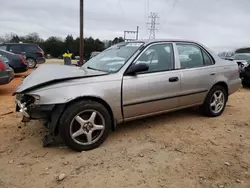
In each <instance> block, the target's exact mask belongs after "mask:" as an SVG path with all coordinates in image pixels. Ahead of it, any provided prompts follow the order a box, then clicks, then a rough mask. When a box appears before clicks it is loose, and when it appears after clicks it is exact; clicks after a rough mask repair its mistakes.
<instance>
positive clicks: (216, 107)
mask: <svg viewBox="0 0 250 188" xmlns="http://www.w3.org/2000/svg"><path fill="white" fill-rule="evenodd" d="M227 98H228V96H227V92H226V90H225V88H224V87H222V86H220V85H216V86H214V87H213V88H212V89H211V90H210V91H209V93H208V95H207V98H206V100H205V102H204V104H203V105H202V110H203V112H204V114H205V115H206V116H209V117H217V116H219V115H221V114H222V113H223V111H224V109H225V107H226V103H227Z"/></svg>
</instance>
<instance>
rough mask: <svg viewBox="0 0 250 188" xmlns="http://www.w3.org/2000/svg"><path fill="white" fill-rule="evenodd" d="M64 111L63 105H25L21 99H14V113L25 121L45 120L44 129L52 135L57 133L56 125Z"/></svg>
mask: <svg viewBox="0 0 250 188" xmlns="http://www.w3.org/2000/svg"><path fill="white" fill-rule="evenodd" d="M20 98H21V99H20ZM64 109H65V104H57V105H54V104H53V105H36V104H29V105H27V103H26V102H25V101H23V100H22V97H17V98H16V111H17V112H20V113H21V114H22V115H23V116H24V117H25V118H24V119H25V121H28V120H30V119H37V120H45V121H46V124H45V127H47V128H48V129H50V130H51V131H52V132H53V133H54V134H57V133H58V129H57V127H58V126H57V125H58V123H59V119H60V117H61V114H62V112H63V110H64Z"/></svg>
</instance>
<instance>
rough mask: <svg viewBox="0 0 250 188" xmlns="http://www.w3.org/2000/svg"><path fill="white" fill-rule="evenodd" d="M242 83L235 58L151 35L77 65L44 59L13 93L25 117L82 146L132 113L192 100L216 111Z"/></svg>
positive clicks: (153, 112)
mask: <svg viewBox="0 0 250 188" xmlns="http://www.w3.org/2000/svg"><path fill="white" fill-rule="evenodd" d="M240 85H241V82H240V78H239V72H238V66H237V64H236V63H232V62H230V61H227V60H222V59H220V58H219V57H217V55H215V54H213V53H212V52H211V51H210V50H209V49H208V48H206V47H205V46H203V45H201V44H199V43H196V42H192V41H184V40H150V41H135V42H124V43H119V44H117V45H115V46H112V47H110V48H108V49H107V50H105V51H103V52H101V53H100V54H98V55H97V56H95V57H93V58H92V59H90V60H89V61H88V62H86V63H85V64H84V65H83V66H82V67H80V68H79V67H71V66H64V65H42V66H40V67H39V68H38V69H37V70H35V71H34V72H33V73H32V74H30V75H29V76H28V77H26V78H25V79H24V81H23V83H22V84H21V85H20V86H19V87H18V88H17V90H16V92H15V94H16V103H17V111H20V112H22V113H23V115H24V116H25V119H26V120H27V119H45V120H47V123H46V124H45V126H46V127H47V128H49V129H50V130H51V133H52V134H51V135H52V136H56V135H57V134H60V135H61V137H62V138H63V140H64V142H65V144H66V145H67V146H68V147H70V148H72V149H73V150H76V151H82V150H90V149H94V148H96V147H98V146H99V145H101V144H102V143H103V142H104V140H105V139H106V138H107V137H108V134H109V132H110V131H111V130H115V128H116V125H117V124H119V123H122V122H126V121H129V120H134V119H138V118H143V117H147V116H151V115H156V114H161V113H165V112H170V111H175V110H179V109H183V108H189V107H193V106H199V107H200V108H201V111H202V112H203V113H204V114H205V115H207V116H210V117H216V116H219V115H221V114H222V113H223V111H224V109H225V107H226V103H227V101H228V96H229V95H231V94H233V93H234V92H236V91H237V90H238V89H239V87H240ZM51 135H50V136H51ZM45 145H46V143H45Z"/></svg>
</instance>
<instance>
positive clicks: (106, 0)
mask: <svg viewBox="0 0 250 188" xmlns="http://www.w3.org/2000/svg"><path fill="white" fill-rule="evenodd" d="M104 1H105V2H106V3H105V4H106V6H107V7H108V8H109V10H110V11H111V12H113V13H115V14H117V16H118V17H119V19H120V20H121V21H123V22H124V24H125V25H127V26H128V24H127V23H126V21H125V19H124V18H123V17H122V15H121V14H118V13H117V12H116V9H113V8H112V6H111V4H110V3H109V1H108V0H104Z"/></svg>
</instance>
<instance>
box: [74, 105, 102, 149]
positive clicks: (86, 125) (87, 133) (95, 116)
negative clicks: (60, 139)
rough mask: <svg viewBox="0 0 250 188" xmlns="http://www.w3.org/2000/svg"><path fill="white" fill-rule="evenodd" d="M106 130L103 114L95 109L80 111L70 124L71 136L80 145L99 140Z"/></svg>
mask: <svg viewBox="0 0 250 188" xmlns="http://www.w3.org/2000/svg"><path fill="white" fill-rule="evenodd" d="M104 130H105V120H104V117H103V115H102V114H100V113H99V112H98V111H95V110H85V111H82V112H80V113H78V114H77V115H76V116H75V117H74V118H73V120H72V121H71V124H70V136H71V138H72V139H73V140H74V142H76V143H77V144H80V145H91V144H93V143H95V142H97V141H98V140H99V139H100V137H101V136H102V135H103V132H104Z"/></svg>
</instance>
